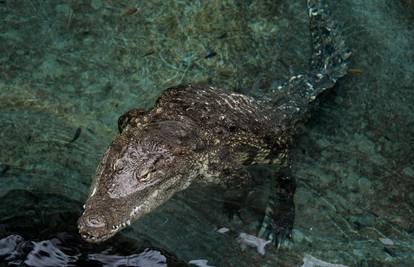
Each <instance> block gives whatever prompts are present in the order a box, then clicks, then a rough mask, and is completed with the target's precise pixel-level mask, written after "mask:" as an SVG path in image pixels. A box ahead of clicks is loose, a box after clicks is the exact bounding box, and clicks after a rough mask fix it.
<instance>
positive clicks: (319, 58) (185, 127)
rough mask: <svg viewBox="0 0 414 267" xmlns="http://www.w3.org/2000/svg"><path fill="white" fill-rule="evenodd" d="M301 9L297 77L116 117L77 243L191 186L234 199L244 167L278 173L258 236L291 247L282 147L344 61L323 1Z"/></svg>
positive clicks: (181, 92)
mask: <svg viewBox="0 0 414 267" xmlns="http://www.w3.org/2000/svg"><path fill="white" fill-rule="evenodd" d="M307 7H308V15H309V28H310V35H311V44H312V56H311V60H310V67H309V70H308V71H306V72H304V73H303V74H298V75H295V76H292V77H290V78H289V79H287V80H286V81H285V82H283V83H280V85H279V86H278V87H277V88H275V89H274V90H269V91H270V92H269V93H266V94H264V95H263V96H262V97H252V96H249V95H243V94H239V93H234V92H229V91H226V90H223V89H219V88H215V87H212V86H209V85H203V84H186V85H179V86H176V87H172V88H169V89H167V90H165V91H164V92H163V93H162V94H161V95H160V96H159V98H158V99H157V101H156V103H155V105H154V106H153V108H152V109H150V110H147V111H145V110H143V109H140V108H135V109H132V110H130V111H128V112H126V113H125V114H124V115H122V116H121V117H120V118H119V120H118V128H119V132H120V133H119V135H117V136H116V137H115V138H114V140H113V141H112V143H111V144H110V145H109V147H108V148H107V150H106V152H105V153H104V155H103V158H102V160H101V162H100V164H99V166H98V168H97V170H96V175H95V179H94V181H93V183H92V186H91V192H90V195H89V197H88V199H87V200H86V203H85V205H84V211H83V213H82V215H81V217H80V218H79V220H78V229H79V233H80V235H81V237H82V238H83V239H84V240H86V241H88V242H94V243H98V242H102V241H105V240H107V239H109V238H111V237H112V236H114V235H115V234H116V233H118V232H119V231H120V230H122V229H123V228H125V227H127V226H128V225H130V224H131V223H132V222H134V221H136V220H138V219H139V218H141V217H142V216H144V215H145V214H148V213H150V212H152V211H153V210H155V209H156V208H157V207H159V206H160V205H161V204H163V203H165V202H166V201H167V200H169V199H170V198H171V197H172V196H173V195H174V194H175V193H177V192H179V191H182V190H184V189H186V188H187V187H188V186H189V185H191V184H193V183H200V184H206V185H208V184H218V185H222V186H224V187H226V188H228V189H232V190H236V191H237V190H240V192H244V191H245V188H248V187H249V186H250V185H251V181H252V179H251V175H250V173H249V170H248V168H247V167H248V166H250V165H269V166H280V168H279V171H278V172H275V175H274V178H275V179H274V180H275V183H274V185H272V188H271V189H272V191H274V193H273V194H272V195H271V196H270V197H269V200H268V204H267V207H266V210H265V211H264V216H263V221H262V223H261V227H260V229H258V236H259V237H261V238H263V239H266V240H271V241H272V242H273V243H274V244H275V245H276V246H280V244H282V243H283V242H284V241H289V240H291V238H292V229H293V225H294V217H295V205H294V201H293V198H294V192H295V189H296V183H295V179H294V177H292V175H291V174H290V172H289V169H290V163H289V148H290V147H291V146H292V143H293V141H294V139H295V137H296V136H297V135H298V132H299V130H298V129H299V128H300V127H299V125H301V124H302V123H303V122H304V121H306V120H307V118H308V117H309V115H310V113H311V111H312V109H313V107H315V106H316V104H317V103H318V102H319V101H318V100H319V99H320V98H318V96H319V95H320V94H321V93H322V92H325V91H326V90H327V89H330V88H332V87H334V85H335V84H336V82H337V81H338V79H340V78H341V77H343V76H345V75H346V73H347V68H348V64H349V62H348V61H349V60H348V58H349V56H350V54H351V52H350V50H349V49H348V48H347V47H346V45H345V42H344V39H343V37H342V36H341V34H340V33H339V31H338V30H337V26H336V24H335V22H334V21H333V19H332V18H331V16H330V14H329V11H328V9H327V7H326V5H325V4H324V3H323V1H321V0H307Z"/></svg>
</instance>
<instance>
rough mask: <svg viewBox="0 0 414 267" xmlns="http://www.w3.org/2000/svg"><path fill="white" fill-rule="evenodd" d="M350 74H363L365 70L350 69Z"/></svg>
mask: <svg viewBox="0 0 414 267" xmlns="http://www.w3.org/2000/svg"><path fill="white" fill-rule="evenodd" d="M348 72H349V73H350V74H354V75H360V74H362V73H363V70H362V69H356V68H355V69H349V71H348Z"/></svg>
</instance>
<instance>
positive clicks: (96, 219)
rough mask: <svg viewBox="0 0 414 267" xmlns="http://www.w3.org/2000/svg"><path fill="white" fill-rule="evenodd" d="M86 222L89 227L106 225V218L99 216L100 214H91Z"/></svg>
mask: <svg viewBox="0 0 414 267" xmlns="http://www.w3.org/2000/svg"><path fill="white" fill-rule="evenodd" d="M86 223H87V224H88V226H89V227H94V228H98V227H104V226H105V220H104V218H103V217H102V216H99V215H90V216H89V217H88V218H87V219H86Z"/></svg>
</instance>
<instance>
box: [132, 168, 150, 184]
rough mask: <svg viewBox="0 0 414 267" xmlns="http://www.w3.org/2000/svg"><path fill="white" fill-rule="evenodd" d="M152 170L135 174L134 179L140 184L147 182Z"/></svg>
mask: <svg viewBox="0 0 414 267" xmlns="http://www.w3.org/2000/svg"><path fill="white" fill-rule="evenodd" d="M153 172H154V171H153V170H149V169H147V170H145V171H141V172H137V173H136V174H135V178H136V179H137V180H138V181H140V182H148V181H149V180H150V179H151V174H152V173H153Z"/></svg>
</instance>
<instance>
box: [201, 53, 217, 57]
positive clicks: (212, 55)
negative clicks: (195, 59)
mask: <svg viewBox="0 0 414 267" xmlns="http://www.w3.org/2000/svg"><path fill="white" fill-rule="evenodd" d="M214 56H217V53H216V52H214V51H212V52H210V53H208V54H207V55H206V56H205V57H204V58H211V57H214Z"/></svg>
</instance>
